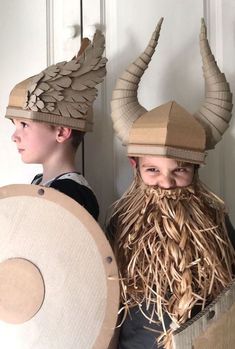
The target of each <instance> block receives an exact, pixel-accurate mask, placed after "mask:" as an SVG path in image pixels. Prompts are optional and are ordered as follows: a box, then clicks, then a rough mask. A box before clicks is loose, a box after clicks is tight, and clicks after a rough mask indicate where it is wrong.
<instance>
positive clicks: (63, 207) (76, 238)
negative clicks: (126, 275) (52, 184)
mask: <svg viewBox="0 0 235 349" xmlns="http://www.w3.org/2000/svg"><path fill="white" fill-rule="evenodd" d="M0 225H1V229H0V245H1V248H0V347H1V348H4V349H65V348H66V349H106V348H108V346H109V344H110V341H111V338H112V335H113V331H114V328H115V324H116V320H117V313H118V306H119V285H118V273H117V267H116V263H115V260H114V255H113V253H112V250H111V247H110V246H109V243H108V242H107V240H106V238H105V236H104V233H103V231H102V230H101V229H100V227H99V225H98V224H97V223H96V221H95V220H94V219H93V218H92V217H91V216H90V215H89V213H88V212H87V211H86V210H85V209H84V208H83V207H82V206H80V205H79V204H78V203H76V202H75V201H74V200H72V199H71V198H69V197H67V196H65V195H64V194H62V193H60V192H58V191H56V190H54V189H50V188H44V187H40V186H36V185H35V186H34V185H11V186H6V187H2V188H0Z"/></svg>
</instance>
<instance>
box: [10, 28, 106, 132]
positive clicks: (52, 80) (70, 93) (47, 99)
mask: <svg viewBox="0 0 235 349" xmlns="http://www.w3.org/2000/svg"><path fill="white" fill-rule="evenodd" d="M104 44H105V40H104V35H103V34H102V33H101V32H100V31H99V30H97V31H96V33H95V35H94V38H93V41H92V42H91V41H90V40H89V39H87V38H85V39H83V41H82V43H81V47H80V50H79V52H78V54H77V56H75V57H74V58H73V59H72V60H71V61H69V62H60V63H57V64H54V65H51V66H49V67H47V68H46V69H45V70H43V71H42V72H41V73H40V74H38V75H36V76H33V77H31V78H29V79H27V80H24V81H22V82H21V83H19V84H17V85H16V86H15V87H14V88H13V90H12V91H11V94H10V98H9V105H8V107H7V112H6V117H7V118H17V117H18V118H25V119H33V120H38V121H43V122H47V123H50V124H59V125H63V126H69V127H71V128H74V129H79V130H81V131H84V132H85V131H88V129H89V130H90V129H91V123H92V120H90V117H89V120H88V118H87V124H89V125H86V116H87V114H88V110H90V109H91V107H92V103H93V102H94V100H95V98H96V96H97V88H96V86H97V85H98V84H100V83H101V82H102V81H103V79H104V76H105V74H106V68H105V65H106V62H107V59H106V58H105V57H103V56H102V55H103V52H104V48H105V46H104ZM79 119H83V122H82V125H83V126H81V122H79ZM86 126H88V127H86Z"/></svg>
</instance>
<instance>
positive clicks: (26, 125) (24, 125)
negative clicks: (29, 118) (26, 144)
mask: <svg viewBox="0 0 235 349" xmlns="http://www.w3.org/2000/svg"><path fill="white" fill-rule="evenodd" d="M20 125H21V126H22V128H26V127H28V124H26V122H24V121H21V122H20Z"/></svg>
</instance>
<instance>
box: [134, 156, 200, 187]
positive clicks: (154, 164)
mask: <svg viewBox="0 0 235 349" xmlns="http://www.w3.org/2000/svg"><path fill="white" fill-rule="evenodd" d="M138 166H139V171H140V175H141V178H142V180H143V182H144V183H145V184H147V185H154V186H158V187H160V188H163V189H171V188H181V187H186V186H188V185H190V184H191V183H192V181H193V176H194V165H192V164H189V163H183V164H181V165H180V166H179V164H178V162H177V161H176V160H174V159H169V158H165V157H157V156H144V157H140V158H139V162H138Z"/></svg>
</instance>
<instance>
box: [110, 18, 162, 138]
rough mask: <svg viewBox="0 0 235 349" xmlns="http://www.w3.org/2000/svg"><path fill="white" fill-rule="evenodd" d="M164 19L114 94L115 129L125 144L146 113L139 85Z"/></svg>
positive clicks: (116, 87) (112, 104)
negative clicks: (135, 122) (136, 124)
mask: <svg viewBox="0 0 235 349" xmlns="http://www.w3.org/2000/svg"><path fill="white" fill-rule="evenodd" d="M162 21H163V18H161V19H160V20H159V22H158V24H157V27H156V29H155V31H154V33H153V34H152V37H151V40H150V42H149V44H148V46H147V47H146V49H145V51H144V52H143V53H142V54H141V55H140V56H139V57H138V58H137V59H136V60H135V61H134V62H133V63H132V64H131V65H129V67H128V68H127V69H126V70H125V71H124V73H123V74H122V75H121V76H120V78H119V79H118V80H117V83H116V86H115V89H114V91H113V94H112V101H111V108H112V114H111V116H112V120H113V127H114V130H115V132H116V133H117V136H118V137H119V138H120V139H121V141H122V143H123V144H127V143H128V138H129V132H130V129H131V126H132V124H133V122H134V121H135V120H136V119H137V118H138V117H139V116H141V115H143V114H144V113H145V112H146V109H145V108H144V107H142V106H141V105H140V104H139V101H138V98H137V90H138V85H139V82H140V80H141V77H142V76H143V74H144V72H145V70H146V69H147V68H148V64H149V62H150V60H151V57H152V55H153V54H154V52H155V48H156V46H157V43H158V38H159V35H160V30H161V25H162Z"/></svg>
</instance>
